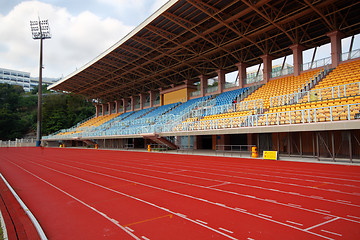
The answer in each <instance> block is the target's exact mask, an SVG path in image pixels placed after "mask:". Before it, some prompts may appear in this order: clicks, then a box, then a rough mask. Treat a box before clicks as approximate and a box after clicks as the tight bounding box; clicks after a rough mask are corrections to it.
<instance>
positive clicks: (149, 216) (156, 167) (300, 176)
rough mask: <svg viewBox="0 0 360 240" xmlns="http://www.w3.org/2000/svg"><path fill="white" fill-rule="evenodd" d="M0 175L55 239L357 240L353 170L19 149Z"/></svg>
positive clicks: (0, 158)
mask: <svg viewBox="0 0 360 240" xmlns="http://www.w3.org/2000/svg"><path fill="white" fill-rule="evenodd" d="M0 171H1V172H2V173H3V175H4V176H5V177H6V178H7V179H8V181H9V182H10V184H12V185H15V190H16V191H17V192H18V194H19V195H20V197H22V198H23V200H24V202H25V203H26V204H27V205H28V207H29V208H30V209H31V210H32V211H33V212H34V214H35V216H36V217H37V218H38V220H39V222H40V224H41V225H42V226H43V227H44V230H45V233H47V234H48V236H49V237H51V238H52V239H64V238H66V239H83V238H86V239H97V238H104V237H105V238H109V239H119V238H120V239H145V240H146V239H184V238H186V239H249V240H250V239H274V236H277V238H280V239H356V238H358V237H359V236H360V233H359V230H358V229H360V228H359V226H360V225H359V223H360V222H359V219H357V218H359V214H358V212H357V209H358V207H357V206H352V205H357V200H356V199H358V195H357V194H358V193H359V191H358V188H357V187H358V186H359V182H358V177H357V176H359V175H358V173H359V168H358V167H354V166H351V167H348V166H346V167H345V166H333V165H323V164H314V165H311V164H310V165H309V164H302V163H285V162H274V161H258V160H255V161H253V160H247V159H229V158H216V157H214V158H213V157H206V158H205V157H198V156H196V157H194V156H183V155H169V154H152V153H150V154H149V153H131V152H120V151H94V150H77V149H44V150H39V149H32V148H28V149H25V148H17V149H0ZM272 172H273V174H272ZM315 173H316V175H318V177H316V175H315ZM268 176H269V181H267V180H266V179H267V178H268ZM270 176H271V177H270ZM320 184H324V185H323V186H326V185H332V186H335V187H336V186H344V189H342V190H338V191H336V190H335V189H333V188H327V187H322V186H320ZM288 187H291V188H292V191H293V192H290V190H289V189H288ZM314 190H319V192H320V193H319V194H316V195H315V193H317V192H314ZM322 193H323V194H322ZM346 196H347V197H346ZM39 206H41V207H39ZM338 207H339V210H337V211H335V210H333V209H336V208H338ZM342 207H343V208H342ZM349 207H350V209H353V211H350V212H347V211H346V209H349ZM327 211H330V212H327ZM74 214H75V215H76V216H73V215H74ZM79 221H80V222H81V223H79ZM61 229H62V230H63V231H61ZM344 230H345V231H344ZM59 231H60V232H61V233H59ZM66 234H67V235H66Z"/></svg>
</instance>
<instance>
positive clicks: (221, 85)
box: [216, 69, 225, 93]
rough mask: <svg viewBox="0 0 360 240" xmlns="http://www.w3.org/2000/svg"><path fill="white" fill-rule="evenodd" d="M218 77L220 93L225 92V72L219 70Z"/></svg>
mask: <svg viewBox="0 0 360 240" xmlns="http://www.w3.org/2000/svg"><path fill="white" fill-rule="evenodd" d="M216 73H217V75H218V93H223V92H224V85H225V70H223V69H218V70H216Z"/></svg>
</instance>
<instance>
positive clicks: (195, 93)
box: [190, 90, 201, 97]
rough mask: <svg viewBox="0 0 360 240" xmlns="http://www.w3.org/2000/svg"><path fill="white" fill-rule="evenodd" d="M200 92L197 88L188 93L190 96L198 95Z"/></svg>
mask: <svg viewBox="0 0 360 240" xmlns="http://www.w3.org/2000/svg"><path fill="white" fill-rule="evenodd" d="M200 94H201V91H200V90H197V91H194V92H191V93H190V97H196V96H200Z"/></svg>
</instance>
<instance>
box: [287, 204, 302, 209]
mask: <svg viewBox="0 0 360 240" xmlns="http://www.w3.org/2000/svg"><path fill="white" fill-rule="evenodd" d="M287 205H289V206H291V207H297V208H301V207H302V206H301V205H298V204H293V203H288V204H287Z"/></svg>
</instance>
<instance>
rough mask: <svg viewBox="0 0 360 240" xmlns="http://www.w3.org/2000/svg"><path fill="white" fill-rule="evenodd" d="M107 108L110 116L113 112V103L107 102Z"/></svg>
mask: <svg viewBox="0 0 360 240" xmlns="http://www.w3.org/2000/svg"><path fill="white" fill-rule="evenodd" d="M108 108H109V112H108V115H111V114H112V113H113V112H112V111H113V108H114V103H113V102H108Z"/></svg>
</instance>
